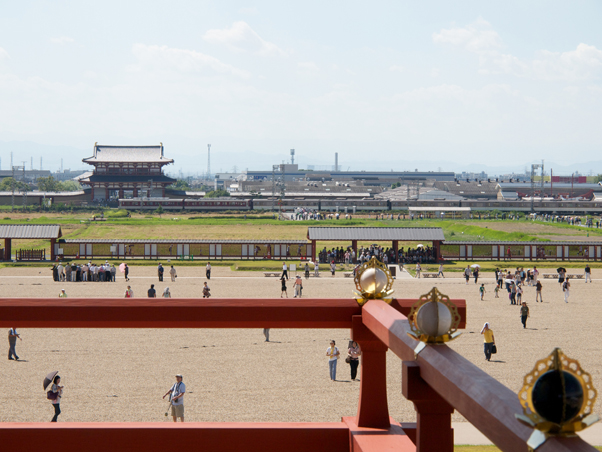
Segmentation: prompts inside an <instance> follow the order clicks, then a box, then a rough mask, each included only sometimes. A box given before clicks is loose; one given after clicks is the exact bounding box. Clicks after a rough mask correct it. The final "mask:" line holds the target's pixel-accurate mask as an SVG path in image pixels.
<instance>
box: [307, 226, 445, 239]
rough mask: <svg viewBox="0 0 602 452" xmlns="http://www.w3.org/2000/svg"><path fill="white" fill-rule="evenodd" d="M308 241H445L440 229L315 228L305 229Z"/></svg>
mask: <svg viewBox="0 0 602 452" xmlns="http://www.w3.org/2000/svg"><path fill="white" fill-rule="evenodd" d="M307 238H308V239H309V240H345V241H351V240H362V241H366V240H367V241H371V240H374V241H379V240H387V241H390V240H401V241H432V240H445V237H444V236H443V229H441V228H361V227H358V228H354V227H316V228H313V227H312V228H307Z"/></svg>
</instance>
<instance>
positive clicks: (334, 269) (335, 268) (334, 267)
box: [330, 261, 337, 278]
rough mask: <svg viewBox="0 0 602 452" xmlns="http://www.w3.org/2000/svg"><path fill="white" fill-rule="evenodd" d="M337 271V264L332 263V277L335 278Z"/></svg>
mask: <svg viewBox="0 0 602 452" xmlns="http://www.w3.org/2000/svg"><path fill="white" fill-rule="evenodd" d="M336 270H337V264H335V263H334V261H332V262H331V263H330V274H331V275H332V277H333V278H334V272H336Z"/></svg>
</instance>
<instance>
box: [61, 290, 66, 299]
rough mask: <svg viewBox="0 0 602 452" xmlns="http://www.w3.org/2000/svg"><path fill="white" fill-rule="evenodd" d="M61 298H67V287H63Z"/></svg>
mask: <svg viewBox="0 0 602 452" xmlns="http://www.w3.org/2000/svg"><path fill="white" fill-rule="evenodd" d="M59 298H67V292H65V289H61V293H60V294H59Z"/></svg>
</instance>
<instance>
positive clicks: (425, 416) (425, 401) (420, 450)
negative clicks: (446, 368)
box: [401, 361, 454, 452]
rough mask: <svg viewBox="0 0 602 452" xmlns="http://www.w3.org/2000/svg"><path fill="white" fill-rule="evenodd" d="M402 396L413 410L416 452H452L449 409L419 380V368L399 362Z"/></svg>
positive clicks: (450, 410) (435, 393)
mask: <svg viewBox="0 0 602 452" xmlns="http://www.w3.org/2000/svg"><path fill="white" fill-rule="evenodd" d="M401 371H402V377H401V381H402V394H403V395H404V397H405V398H407V399H408V400H411V401H412V402H414V407H415V408H416V452H453V451H454V431H453V429H452V426H451V415H452V413H453V412H454V409H453V407H452V406H451V405H450V404H449V403H447V402H446V401H445V400H444V399H443V398H442V397H441V396H440V395H439V394H437V392H435V390H433V388H431V387H430V386H429V385H428V384H427V383H426V382H425V381H424V380H423V379H422V378H421V377H420V365H419V364H418V363H416V362H411V361H403V362H402V370H401Z"/></svg>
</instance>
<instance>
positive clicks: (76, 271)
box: [52, 261, 127, 282]
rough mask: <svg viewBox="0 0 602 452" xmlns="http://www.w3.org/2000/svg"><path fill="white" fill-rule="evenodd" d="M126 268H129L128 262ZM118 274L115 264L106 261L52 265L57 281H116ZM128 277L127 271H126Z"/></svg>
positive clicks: (54, 277)
mask: <svg viewBox="0 0 602 452" xmlns="http://www.w3.org/2000/svg"><path fill="white" fill-rule="evenodd" d="M125 265H126V268H127V264H125ZM116 275H117V269H116V268H115V265H112V264H109V262H108V261H107V262H105V263H104V264H100V265H97V264H95V263H93V262H88V263H87V264H76V263H75V262H73V263H70V264H69V263H66V264H65V265H63V263H62V262H59V263H58V264H54V265H53V266H52V278H53V279H54V280H55V281H65V282H68V281H71V282H84V281H112V282H115V278H116ZM126 279H127V272H126Z"/></svg>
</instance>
